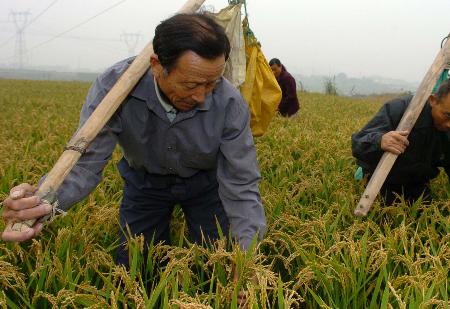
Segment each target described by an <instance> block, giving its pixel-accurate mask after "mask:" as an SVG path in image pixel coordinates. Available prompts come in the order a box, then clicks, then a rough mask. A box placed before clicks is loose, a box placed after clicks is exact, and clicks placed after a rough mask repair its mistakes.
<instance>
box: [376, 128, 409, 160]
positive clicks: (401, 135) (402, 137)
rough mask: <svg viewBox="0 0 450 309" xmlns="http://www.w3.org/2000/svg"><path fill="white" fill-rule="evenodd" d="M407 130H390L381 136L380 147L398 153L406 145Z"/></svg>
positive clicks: (402, 150) (407, 143) (402, 151)
mask: <svg viewBox="0 0 450 309" xmlns="http://www.w3.org/2000/svg"><path fill="white" fill-rule="evenodd" d="M408 134H409V132H408V131H390V132H388V133H386V134H384V135H383V136H382V137H381V149H383V150H384V151H389V152H391V153H393V154H396V155H399V154H402V153H404V152H405V149H406V147H408V145H409V142H408V138H407V136H408Z"/></svg>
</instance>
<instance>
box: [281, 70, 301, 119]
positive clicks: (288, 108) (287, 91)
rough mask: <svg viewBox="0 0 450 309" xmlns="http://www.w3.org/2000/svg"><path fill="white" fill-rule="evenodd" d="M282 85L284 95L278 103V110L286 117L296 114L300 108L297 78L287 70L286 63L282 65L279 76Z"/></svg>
mask: <svg viewBox="0 0 450 309" xmlns="http://www.w3.org/2000/svg"><path fill="white" fill-rule="evenodd" d="M277 81H278V84H279V85H280V88H281V92H282V97H281V102H280V104H279V105H278V111H279V112H280V114H281V115H283V116H285V117H290V116H292V115H294V114H295V113H296V112H297V111H298V110H299V108H300V105H299V103H298V98H297V85H296V82H295V79H294V78H293V77H292V75H291V74H289V72H288V71H286V68H285V67H284V65H283V66H282V67H281V73H280V76H278V78H277Z"/></svg>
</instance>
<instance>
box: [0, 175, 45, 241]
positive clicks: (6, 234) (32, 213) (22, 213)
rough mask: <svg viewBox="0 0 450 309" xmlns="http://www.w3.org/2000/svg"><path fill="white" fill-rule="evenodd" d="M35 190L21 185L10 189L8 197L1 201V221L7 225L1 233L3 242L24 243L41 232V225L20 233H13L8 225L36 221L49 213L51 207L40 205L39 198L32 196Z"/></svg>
mask: <svg viewBox="0 0 450 309" xmlns="http://www.w3.org/2000/svg"><path fill="white" fill-rule="evenodd" d="M36 190H37V189H36V187H34V186H31V185H29V184H27V183H22V184H20V185H18V186H16V187H14V188H12V189H11V191H10V192H9V197H7V198H6V199H5V200H4V201H3V220H5V222H6V223H7V226H6V228H5V230H4V231H3V233H2V239H3V240H4V241H15V242H21V241H25V240H28V239H31V238H33V237H35V236H36V235H38V234H39V232H40V231H41V230H42V226H43V225H42V223H36V224H35V225H34V226H33V227H31V228H26V229H24V230H23V231H22V232H18V231H13V230H12V229H11V227H12V225H11V224H8V223H14V222H18V221H25V220H29V219H36V220H37V219H39V218H40V217H42V216H45V215H47V214H49V213H51V211H52V206H51V205H49V204H44V203H42V204H41V200H40V198H39V197H38V196H34V195H33V194H34V193H35V192H36Z"/></svg>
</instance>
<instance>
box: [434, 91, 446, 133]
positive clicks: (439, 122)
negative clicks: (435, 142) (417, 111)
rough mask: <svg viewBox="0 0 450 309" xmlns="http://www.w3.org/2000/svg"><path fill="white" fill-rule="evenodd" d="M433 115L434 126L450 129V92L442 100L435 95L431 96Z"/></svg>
mask: <svg viewBox="0 0 450 309" xmlns="http://www.w3.org/2000/svg"><path fill="white" fill-rule="evenodd" d="M430 105H431V115H432V117H433V123H434V127H435V128H436V129H437V130H439V131H449V130H450V94H448V95H447V96H445V97H444V98H442V99H441V100H440V101H438V99H437V98H436V97H435V96H434V95H431V96H430Z"/></svg>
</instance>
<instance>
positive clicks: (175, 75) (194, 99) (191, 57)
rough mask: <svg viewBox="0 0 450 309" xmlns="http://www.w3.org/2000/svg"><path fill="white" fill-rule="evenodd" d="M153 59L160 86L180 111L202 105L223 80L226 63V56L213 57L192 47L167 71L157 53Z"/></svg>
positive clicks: (154, 70) (152, 62) (154, 71)
mask: <svg viewBox="0 0 450 309" xmlns="http://www.w3.org/2000/svg"><path fill="white" fill-rule="evenodd" d="M150 61H151V65H152V72H153V75H154V76H155V79H156V81H157V82H158V85H159V87H160V88H161V90H162V92H163V93H164V94H165V95H166V97H167V98H168V99H169V100H170V103H171V104H172V105H173V106H174V107H175V108H176V109H177V110H179V111H180V112H187V111H189V110H191V109H193V108H195V107H196V106H201V105H202V104H203V103H204V101H205V97H206V96H207V95H208V94H210V93H211V92H212V91H213V89H214V87H215V85H216V83H217V82H218V81H219V80H220V77H221V76H222V73H223V70H224V67H225V56H223V55H222V56H220V57H217V58H215V59H212V60H210V59H205V58H202V57H200V56H199V55H197V54H196V53H194V52H193V51H187V52H185V53H184V54H183V55H181V57H180V58H179V59H178V61H177V63H176V65H175V66H174V67H173V68H172V70H171V71H170V72H169V73H168V74H167V72H165V71H164V69H163V67H162V66H161V64H160V63H159V61H158V56H157V55H155V54H154V55H152V57H151V59H150Z"/></svg>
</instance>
